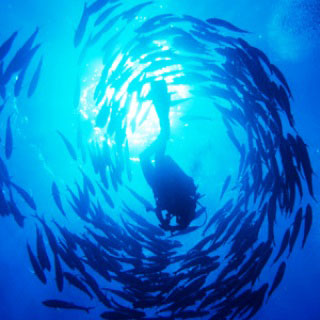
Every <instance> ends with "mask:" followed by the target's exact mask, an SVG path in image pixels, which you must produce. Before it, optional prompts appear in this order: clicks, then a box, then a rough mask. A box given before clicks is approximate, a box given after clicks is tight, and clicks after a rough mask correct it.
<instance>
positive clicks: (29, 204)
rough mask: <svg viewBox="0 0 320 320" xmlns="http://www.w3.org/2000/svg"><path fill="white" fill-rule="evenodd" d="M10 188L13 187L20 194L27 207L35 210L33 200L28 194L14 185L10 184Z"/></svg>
mask: <svg viewBox="0 0 320 320" xmlns="http://www.w3.org/2000/svg"><path fill="white" fill-rule="evenodd" d="M11 186H12V187H14V189H15V190H16V191H17V192H18V193H19V194H20V196H21V197H22V198H23V200H24V201H25V202H26V203H27V204H28V206H29V207H30V208H31V209H33V210H35V211H36V210H37V206H36V203H35V202H34V200H33V198H32V197H31V196H30V194H29V193H28V192H27V191H26V190H24V189H23V188H21V187H19V186H18V185H16V184H15V183H13V182H11Z"/></svg>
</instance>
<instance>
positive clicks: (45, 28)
mask: <svg viewBox="0 0 320 320" xmlns="http://www.w3.org/2000/svg"><path fill="white" fill-rule="evenodd" d="M130 3H135V1H130ZM158 3H159V4H161V5H163V7H164V8H163V9H162V10H165V9H166V10H168V11H172V12H174V13H177V14H180V13H181V14H190V15H194V16H196V17H200V18H204V19H207V18H210V17H219V18H223V19H226V20H229V21H230V22H232V23H233V24H235V25H237V26H239V27H241V28H244V29H247V30H250V31H251V32H252V34H251V35H250V36H248V38H247V40H248V41H249V42H250V43H251V44H253V45H255V46H257V47H258V48H260V49H262V50H263V51H264V52H266V54H267V55H268V56H269V58H270V60H271V61H272V62H273V63H275V64H276V65H278V67H280V69H281V70H282V71H283V72H284V74H285V75H286V77H287V79H288V82H289V85H290V86H291V90H292V92H293V96H294V100H293V102H292V110H293V115H294V118H295V120H296V128H297V130H298V132H299V133H300V134H301V136H302V137H303V138H304V140H305V141H306V143H307V145H308V147H309V152H310V155H311V159H312V161H313V165H314V169H315V172H316V175H315V194H316V197H317V198H318V199H319V198H320V188H319V172H320V134H319V132H320V124H319V120H320V108H319V106H320V105H319V101H320V90H319V74H320V63H319V56H320V3H319V2H318V1H317V0H313V1H311V0H307V1H306V0H304V1H303V0H262V1H249V0H223V1H222V0H220V1H214V0H198V1H190V0H187V1H173V0H170V1H169V0H167V1H162V0H159V1H158ZM82 8H83V1H79V0H70V1H63V0H57V1H51V0H49V1H42V0H29V1H21V0H9V1H5V0H2V1H0V42H2V41H3V40H4V39H5V38H6V37H7V36H8V35H9V34H10V33H11V32H13V31H14V30H19V31H20V35H19V41H20V43H21V42H22V41H23V39H25V38H26V37H27V36H28V35H29V34H30V33H31V32H32V31H33V30H34V28H35V26H40V28H41V31H40V34H39V38H38V39H39V40H40V41H41V42H42V43H43V46H42V51H41V52H42V54H44V55H45V56H46V60H45V61H46V63H45V65H44V68H43V73H42V78H41V81H40V85H39V88H38V91H37V93H36V95H35V96H34V97H33V99H31V100H27V99H26V98H25V97H21V98H19V99H18V100H17V101H14V100H13V99H11V100H10V101H9V105H10V108H12V110H16V111H15V116H14V118H13V119H14V121H13V128H14V130H15V136H17V140H16V141H18V142H16V145H15V149H14V157H13V158H12V159H11V160H10V163H9V164H8V167H9V168H10V170H11V171H10V172H11V174H12V177H13V180H14V181H16V182H18V183H20V184H21V185H24V186H28V188H29V189H28V190H32V192H33V194H34V195H35V197H36V199H37V200H38V199H39V203H40V208H41V210H43V212H42V213H46V214H47V212H45V211H48V212H51V213H52V207H51V205H52V203H51V202H50V201H49V200H47V199H48V197H50V195H49V191H50V184H51V182H52V179H55V180H56V181H58V182H60V183H61V182H66V183H72V182H73V181H74V179H73V174H74V172H73V170H74V169H73V168H72V167H71V164H70V166H69V162H68V161H69V160H66V159H64V158H63V157H61V156H60V155H59V154H58V153H57V152H56V151H57V150H58V148H60V147H61V145H60V144H59V143H60V141H59V140H57V138H56V134H55V130H56V129H57V128H58V129H61V130H63V132H65V133H66V134H70V135H72V134H74V127H75V122H74V112H75V111H74V108H72V105H73V100H72V98H73V94H70V92H73V90H74V76H75V70H76V59H74V55H75V52H74V49H73V44H72V40H73V34H74V31H75V29H76V27H77V24H78V21H79V18H80V15H81V12H82ZM159 10H161V9H160V8H159ZM53 66H54V67H53ZM4 119H5V118H4ZM4 124H5V121H3V119H2V120H1V126H2V127H1V128H0V129H1V130H2V131H1V132H3V130H4ZM1 143H3V142H1ZM219 183H222V181H220V182H219ZM314 209H315V210H314V224H313V228H312V231H311V234H310V236H309V239H308V242H307V245H306V246H305V249H304V250H303V251H301V250H300V248H299V249H298V248H297V249H296V250H295V251H294V253H293V254H292V256H291V257H290V260H289V263H288V264H287V271H286V275H285V278H284V279H283V282H282V284H281V286H280V287H279V288H278V289H277V290H276V292H275V293H274V294H273V296H272V298H271V300H270V301H269V302H268V303H267V304H266V305H265V306H264V307H263V308H262V310H261V311H260V312H259V314H258V315H257V316H256V317H255V318H256V319H268V320H269V319H270V320H271V319H272V320H278V319H279V320H281V319H299V320H300V319H309V320H316V319H319V318H320V304H319V298H320V292H319V287H318V286H319V284H320V269H319V267H318V265H319V262H320V250H319V247H320V236H319V235H320V232H319V227H320V224H319V219H318V212H319V205H315V207H314ZM58 219H59V218H58ZM69 223H70V222H69ZM34 233H35V232H34V223H33V222H32V221H31V220H30V221H29V220H28V221H27V223H26V228H25V229H23V230H21V229H19V228H18V227H17V225H16V224H15V223H14V222H13V221H12V218H4V219H1V221H0V301H1V303H0V319H3V320H18V319H39V320H40V319H56V318H58V319H70V317H74V319H87V317H86V315H85V314H84V315H82V314H79V313H77V312H75V313H73V312H70V313H67V312H57V311H55V310H47V309H45V308H44V307H43V306H42V305H41V304H40V301H42V300H44V299H48V298H53V297H58V295H56V293H57V292H56V289H55V284H54V283H53V281H51V282H50V283H49V285H47V286H42V285H41V284H40V283H39V281H38V280H37V279H36V277H35V276H33V275H32V274H31V265H30V262H29V259H28V257H27V252H26V250H25V239H26V238H27V239H28V241H30V242H32V241H33V240H34ZM66 296H67V297H68V296H69V297H70V299H72V300H74V301H83V304H88V305H92V302H90V301H87V300H84V299H83V297H82V295H81V294H80V293H78V292H75V291H71V290H68V289H66ZM78 296H79V298H78V299H77V297H78ZM93 305H94V303H93ZM57 315H58V316H57ZM90 318H91V317H90Z"/></svg>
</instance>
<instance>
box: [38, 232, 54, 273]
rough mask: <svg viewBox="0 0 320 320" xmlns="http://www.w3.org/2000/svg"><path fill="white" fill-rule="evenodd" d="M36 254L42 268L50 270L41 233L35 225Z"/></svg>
mask: <svg viewBox="0 0 320 320" xmlns="http://www.w3.org/2000/svg"><path fill="white" fill-rule="evenodd" d="M37 256H38V260H39V262H40V265H41V267H42V269H47V270H48V271H50V270H51V264H50V260H49V258H48V255H47V251H46V248H45V245H44V241H43V237H42V234H41V233H40V230H39V228H38V227H37Z"/></svg>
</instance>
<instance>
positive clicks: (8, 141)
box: [5, 116, 13, 159]
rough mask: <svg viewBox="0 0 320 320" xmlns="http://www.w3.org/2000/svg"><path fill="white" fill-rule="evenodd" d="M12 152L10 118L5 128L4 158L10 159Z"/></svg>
mask: <svg viewBox="0 0 320 320" xmlns="http://www.w3.org/2000/svg"><path fill="white" fill-rule="evenodd" d="M12 150H13V139H12V130H11V116H9V117H8V119H7V128H6V143H5V154H6V158H7V159H9V158H10V157H11V154H12Z"/></svg>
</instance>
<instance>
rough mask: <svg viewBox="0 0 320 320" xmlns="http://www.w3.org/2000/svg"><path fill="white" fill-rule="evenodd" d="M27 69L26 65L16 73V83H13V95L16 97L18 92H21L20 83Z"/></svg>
mask: <svg viewBox="0 0 320 320" xmlns="http://www.w3.org/2000/svg"><path fill="white" fill-rule="evenodd" d="M26 71H27V67H25V68H23V69H22V70H21V71H20V72H19V75H18V79H17V81H16V83H15V84H14V96H15V97H16V98H17V97H18V96H19V95H20V93H21V89H22V83H23V80H24V77H25V74H26Z"/></svg>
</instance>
